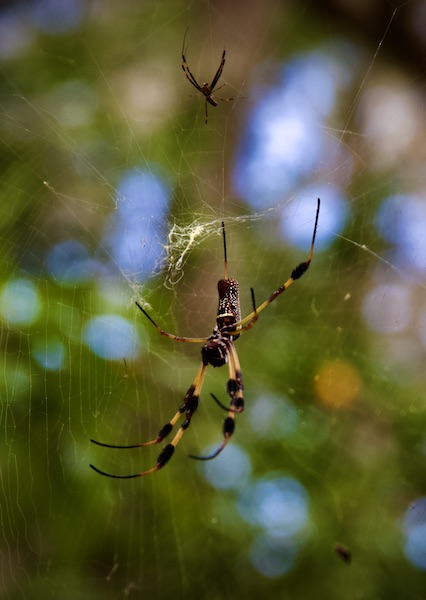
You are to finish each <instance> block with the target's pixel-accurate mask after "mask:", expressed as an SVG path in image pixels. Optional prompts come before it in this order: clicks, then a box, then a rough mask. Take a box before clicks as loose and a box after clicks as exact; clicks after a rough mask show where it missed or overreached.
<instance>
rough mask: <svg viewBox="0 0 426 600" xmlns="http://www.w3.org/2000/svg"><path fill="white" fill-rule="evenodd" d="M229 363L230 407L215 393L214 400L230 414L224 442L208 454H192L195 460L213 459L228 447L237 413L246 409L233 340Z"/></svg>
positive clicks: (225, 423) (227, 418)
mask: <svg viewBox="0 0 426 600" xmlns="http://www.w3.org/2000/svg"><path fill="white" fill-rule="evenodd" d="M228 365H229V379H228V382H227V385H226V389H227V392H228V394H229V396H230V397H231V402H230V405H229V407H228V408H226V407H225V406H224V405H223V404H222V403H221V402H220V401H219V400H218V399H217V398H216V396H214V395H213V394H211V396H212V397H213V400H215V402H217V404H219V406H221V407H222V408H225V410H227V411H228V416H227V417H226V419H225V420H224V422H223V442H222V443H221V444H220V446H219V447H218V448H217V449H216V450H215V451H214V452H212V454H209V455H207V456H197V455H194V454H190V455H189V457H190V458H193V459H195V460H212V459H213V458H216V456H218V455H219V454H220V453H221V452H222V450H223V449H224V448H225V447H226V445H227V444H228V442H229V440H230V439H231V436H232V434H233V433H234V431H235V414H236V413H241V412H243V410H244V398H243V390H244V385H243V379H242V374H241V367H240V361H239V359H238V354H237V351H236V350H235V346H234V344H233V343H232V342H231V344H230V346H229V354H228Z"/></svg>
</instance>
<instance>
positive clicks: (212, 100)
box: [182, 27, 234, 125]
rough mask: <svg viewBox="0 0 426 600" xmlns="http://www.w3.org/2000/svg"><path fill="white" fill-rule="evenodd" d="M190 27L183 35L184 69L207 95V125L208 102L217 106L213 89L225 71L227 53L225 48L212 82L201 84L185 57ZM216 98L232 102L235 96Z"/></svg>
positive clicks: (199, 89)
mask: <svg viewBox="0 0 426 600" xmlns="http://www.w3.org/2000/svg"><path fill="white" fill-rule="evenodd" d="M188 29H189V27H187V29H186V31H185V35H184V36H183V44H182V70H183V72H184V73H185V76H186V78H187V79H188V81H189V82H190V83H192V85H193V86H194V87H195V88H196V89H197V90H198V91H199V92H201V93H202V94H203V96H204V97H205V107H206V125H207V120H208V115H207V102H208V103H209V104H211V106H217V102H216V100H215V98H214V97H213V96H212V94H213V90H214V89H215V87H216V86H217V84H218V82H219V79H220V76H221V75H222V71H223V67H224V66H225V55H226V50H223V53H222V60H221V61H220V65H219V68H218V70H217V71H216V75H215V76H214V77H213V80H212V82H211V83H210V84H209V83H203V85H200V84H199V83H198V81H197V80H196V79H195V77H194V75H193V74H192V73H191V71H190V69H189V67H188V63H187V62H186V58H185V52H186V50H187V49H188V46H187V47H186V49H185V39H186V34H187V33H188ZM224 85H225V84H223V85H221V86H219V87H218V88H216V91H217V90H220V88H222V87H223V86H224ZM216 98H217V99H218V100H221V101H222V102H230V101H231V100H234V98H219V97H218V96H216Z"/></svg>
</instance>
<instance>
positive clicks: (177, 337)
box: [135, 302, 208, 344]
mask: <svg viewBox="0 0 426 600" xmlns="http://www.w3.org/2000/svg"><path fill="white" fill-rule="evenodd" d="M135 304H136V306H137V307H138V308H139V310H140V311H141V312H142V313H143V314H144V315H145V317H146V318H147V319H148V321H150V322H151V323H152V324H153V325H154V327H155V328H156V330H157V331H158V333H160V334H161V335H164V336H165V337H168V338H170V339H172V340H175V342H194V343H198V344H204V343H205V342H207V340H208V338H190V337H182V336H180V335H174V334H173V333H168V332H167V331H164V329H161V328H160V327H159V326H158V325H157V323H156V322H155V321H154V319H152V318H151V317H150V316H149V314H148V313H147V312H146V310H144V309H143V308H142V306H141V305H140V304H139V302H135Z"/></svg>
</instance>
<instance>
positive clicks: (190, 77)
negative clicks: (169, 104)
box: [182, 62, 204, 94]
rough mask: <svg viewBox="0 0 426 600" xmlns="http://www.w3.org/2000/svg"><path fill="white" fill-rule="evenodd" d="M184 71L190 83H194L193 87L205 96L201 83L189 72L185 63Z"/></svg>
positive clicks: (183, 65)
mask: <svg viewBox="0 0 426 600" xmlns="http://www.w3.org/2000/svg"><path fill="white" fill-rule="evenodd" d="M182 70H183V72H184V73H185V76H186V78H187V79H188V81H189V82H190V83H192V85H193V86H194V87H195V88H197V90H198V91H199V92H201V93H202V94H204V92H203V88H202V87H201V86H200V85H199V83H198V82H197V80H196V79H195V77H194V75H193V74H192V73H191V71H190V70H189V67H188V65H187V64H186V62H185V63H182Z"/></svg>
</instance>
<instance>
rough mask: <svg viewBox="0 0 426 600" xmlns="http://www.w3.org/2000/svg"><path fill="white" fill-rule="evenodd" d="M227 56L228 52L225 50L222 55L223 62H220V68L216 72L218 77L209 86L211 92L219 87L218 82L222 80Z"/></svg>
mask: <svg viewBox="0 0 426 600" xmlns="http://www.w3.org/2000/svg"><path fill="white" fill-rule="evenodd" d="M225 55H226V50H225V49H224V50H223V53H222V60H221V61H220V65H219V68H218V70H217V71H216V75H215V76H214V77H213V81H212V82H211V84H210V86H209V87H210V91H213V90H214V88H215V87H216V85H217V82H218V81H219V79H220V76H221V75H222V71H223V67H224V66H225Z"/></svg>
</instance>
